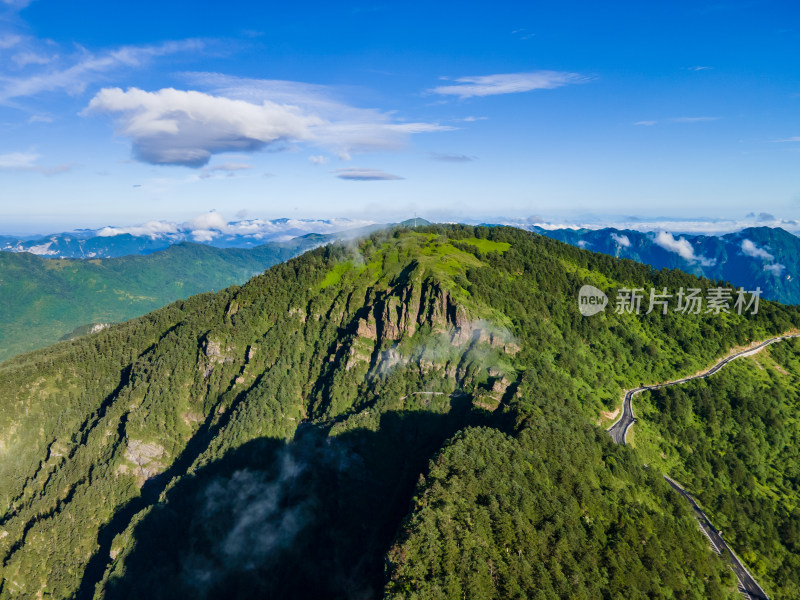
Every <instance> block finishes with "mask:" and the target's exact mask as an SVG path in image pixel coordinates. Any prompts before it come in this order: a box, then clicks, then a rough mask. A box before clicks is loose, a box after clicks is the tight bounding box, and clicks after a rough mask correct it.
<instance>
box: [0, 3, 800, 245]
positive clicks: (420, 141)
mask: <svg viewBox="0 0 800 600" xmlns="http://www.w3.org/2000/svg"><path fill="white" fill-rule="evenodd" d="M278 4H283V5H285V6H279V5H278ZM122 6H126V8H125V9H124V10H120V9H119V8H118V6H116V5H109V4H108V3H100V2H96V1H91V0H74V1H71V2H63V1H56V0H33V1H30V0H0V233H32V232H34V231H37V232H49V231H55V230H66V229H71V228H75V227H100V226H103V225H109V224H119V225H121V224H132V223H139V222H143V221H146V220H150V219H171V220H183V219H189V218H191V217H193V216H195V215H197V214H199V213H203V212H206V211H209V210H212V209H214V210H217V211H219V212H221V213H222V214H223V215H225V216H226V217H230V218H234V216H235V215H236V214H240V215H243V214H248V215H250V216H258V217H265V218H274V217H314V218H319V217H341V216H344V217H357V218H364V217H366V218H373V219H390V218H395V217H405V216H408V215H410V214H413V213H414V212H417V213H419V214H420V215H424V216H427V217H429V218H433V219H461V220H470V219H473V220H474V219H491V218H495V217H501V216H504V217H517V218H526V217H529V216H532V215H536V216H541V217H542V218H544V219H551V220H559V219H585V218H597V219H609V220H613V218H614V217H615V216H629V215H637V216H642V217H649V218H657V217H661V216H667V217H673V218H674V217H681V218H684V217H689V218H705V217H708V218H717V217H725V218H727V219H734V220H735V219H738V218H744V216H745V215H746V214H748V213H751V212H755V213H760V212H768V213H771V214H773V215H776V216H779V217H781V218H785V219H796V218H798V217H800V215H798V213H799V212H800V168H798V167H800V118H799V117H800V110H799V109H800V68H799V67H800V29H798V27H799V25H798V24H800V19H798V17H800V7H798V6H797V5H796V3H794V2H769V1H764V2H709V3H703V2H647V3H642V2H614V3H598V2H571V3H552V2H551V3H541V2H528V3H468V2H458V3H431V2H425V3H422V2H403V3H377V4H370V3H353V4H342V3H330V2H325V3H304V4H299V5H297V6H289V3H255V2H252V3H251V2H240V1H236V0H232V1H229V2H226V3H214V4H211V3H198V2H196V1H195V2H181V1H173V2H163V0H162V1H161V2H151V1H142V2H137V3H135V4H134V3H128V4H127V5H122Z"/></svg>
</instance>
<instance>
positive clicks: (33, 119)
mask: <svg viewBox="0 0 800 600" xmlns="http://www.w3.org/2000/svg"><path fill="white" fill-rule="evenodd" d="M53 120H54V119H53V117H51V116H50V115H31V116H30V118H28V123H52V122H53Z"/></svg>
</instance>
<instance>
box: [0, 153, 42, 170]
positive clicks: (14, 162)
mask: <svg viewBox="0 0 800 600" xmlns="http://www.w3.org/2000/svg"><path fill="white" fill-rule="evenodd" d="M40 158H41V155H39V154H33V153H31V152H10V153H8V154H0V169H30V168H32V167H33V166H34V163H35V162H36V161H37V160H39V159H40Z"/></svg>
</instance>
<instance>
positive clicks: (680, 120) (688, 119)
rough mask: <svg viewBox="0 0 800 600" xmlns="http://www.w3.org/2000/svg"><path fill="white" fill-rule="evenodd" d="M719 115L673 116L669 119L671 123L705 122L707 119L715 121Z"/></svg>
mask: <svg viewBox="0 0 800 600" xmlns="http://www.w3.org/2000/svg"><path fill="white" fill-rule="evenodd" d="M717 120H719V117H675V118H672V119H670V122H672V123H706V122H708V121H717Z"/></svg>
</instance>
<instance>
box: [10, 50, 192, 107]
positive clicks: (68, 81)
mask: <svg viewBox="0 0 800 600" xmlns="http://www.w3.org/2000/svg"><path fill="white" fill-rule="evenodd" d="M202 47H203V43H202V42H201V41H198V40H186V41H182V42H166V43H163V44H159V45H156V46H123V47H121V48H117V49H116V50H112V51H109V52H105V53H103V54H98V55H95V54H92V53H90V52H87V51H86V50H81V52H80V53H79V54H78V55H77V56H72V57H67V58H65V59H64V61H63V62H71V63H72V64H71V65H70V66H67V67H63V68H52V69H46V70H42V71H40V72H37V73H34V74H26V75H24V76H18V77H8V76H2V77H0V102H6V101H8V100H11V99H14V98H22V97H26V96H33V95H36V94H40V93H42V92H53V91H58V90H64V91H66V92H67V93H70V94H78V93H81V92H82V91H83V90H85V89H86V86H87V85H88V84H89V83H91V82H92V81H95V80H96V79H97V78H99V77H101V76H102V75H103V74H104V73H107V72H109V71H113V70H115V69H119V68H137V67H143V66H145V65H147V64H148V63H149V62H150V60H151V59H153V58H156V57H159V56H165V55H170V54H175V53H179V52H191V51H194V52H196V51H198V50H200V49H201V48H202Z"/></svg>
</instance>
